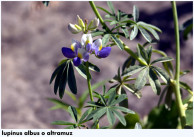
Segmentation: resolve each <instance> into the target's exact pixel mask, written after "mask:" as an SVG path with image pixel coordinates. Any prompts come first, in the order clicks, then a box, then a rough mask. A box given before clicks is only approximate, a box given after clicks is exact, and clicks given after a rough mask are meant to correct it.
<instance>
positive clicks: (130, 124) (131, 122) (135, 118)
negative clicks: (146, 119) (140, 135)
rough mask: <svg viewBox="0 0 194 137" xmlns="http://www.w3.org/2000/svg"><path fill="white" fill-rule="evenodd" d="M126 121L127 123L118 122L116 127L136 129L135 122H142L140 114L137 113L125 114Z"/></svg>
mask: <svg viewBox="0 0 194 137" xmlns="http://www.w3.org/2000/svg"><path fill="white" fill-rule="evenodd" d="M125 121H126V125H124V124H122V123H118V124H117V125H116V127H115V128H116V129H134V127H135V124H136V123H137V122H140V118H139V115H138V114H137V113H135V114H130V113H129V114H127V115H125Z"/></svg>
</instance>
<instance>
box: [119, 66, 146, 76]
mask: <svg viewBox="0 0 194 137" xmlns="http://www.w3.org/2000/svg"><path fill="white" fill-rule="evenodd" d="M144 68H145V66H138V65H134V66H130V67H129V68H128V69H126V70H125V71H124V72H123V74H122V76H130V75H133V74H135V73H137V72H139V71H140V70H142V69H144Z"/></svg>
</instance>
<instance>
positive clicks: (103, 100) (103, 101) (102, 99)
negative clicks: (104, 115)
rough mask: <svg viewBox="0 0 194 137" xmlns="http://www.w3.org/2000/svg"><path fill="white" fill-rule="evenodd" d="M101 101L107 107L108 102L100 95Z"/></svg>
mask: <svg viewBox="0 0 194 137" xmlns="http://www.w3.org/2000/svg"><path fill="white" fill-rule="evenodd" d="M100 100H101V102H102V104H103V105H105V106H106V100H105V98H104V97H103V96H102V95H100Z"/></svg>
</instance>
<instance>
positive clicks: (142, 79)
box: [135, 67, 149, 90]
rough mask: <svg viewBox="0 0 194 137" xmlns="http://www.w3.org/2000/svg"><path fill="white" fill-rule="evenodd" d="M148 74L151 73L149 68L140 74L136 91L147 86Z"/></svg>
mask: <svg viewBox="0 0 194 137" xmlns="http://www.w3.org/2000/svg"><path fill="white" fill-rule="evenodd" d="M148 72H149V67H146V68H144V69H143V70H142V71H141V72H140V73H139V75H138V77H137V79H136V81H135V88H136V90H140V89H142V88H143V87H144V86H145V84H146V82H147V76H148Z"/></svg>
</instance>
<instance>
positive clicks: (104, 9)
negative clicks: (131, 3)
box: [97, 6, 111, 15]
mask: <svg viewBox="0 0 194 137" xmlns="http://www.w3.org/2000/svg"><path fill="white" fill-rule="evenodd" d="M97 8H98V9H100V10H102V11H104V12H106V13H107V14H110V15H111V13H110V12H109V11H108V10H106V9H104V8H102V7H98V6H97Z"/></svg>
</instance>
